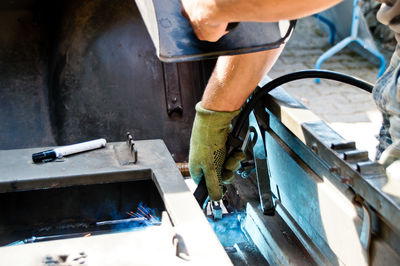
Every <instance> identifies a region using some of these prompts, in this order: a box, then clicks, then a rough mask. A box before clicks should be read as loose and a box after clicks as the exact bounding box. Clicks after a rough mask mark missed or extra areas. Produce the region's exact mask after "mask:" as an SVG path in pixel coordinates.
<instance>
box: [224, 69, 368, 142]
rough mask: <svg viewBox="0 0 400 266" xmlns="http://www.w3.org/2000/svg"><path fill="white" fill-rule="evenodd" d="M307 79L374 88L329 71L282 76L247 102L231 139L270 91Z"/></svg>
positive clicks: (304, 71) (352, 78)
mask: <svg viewBox="0 0 400 266" xmlns="http://www.w3.org/2000/svg"><path fill="white" fill-rule="evenodd" d="M307 78H314V79H315V78H319V79H330V80H336V81H339V82H342V83H346V84H349V85H353V86H355V87H358V88H360V89H362V90H364V91H367V92H372V88H373V87H374V86H373V85H372V84H371V83H369V82H367V81H364V80H361V79H358V78H355V77H352V76H349V75H346V74H343V73H339V72H334V71H329V70H303V71H298V72H293V73H290V74H286V75H283V76H281V77H279V78H276V79H274V80H271V81H270V82H268V83H267V84H265V85H264V86H263V87H262V88H261V89H259V90H258V91H257V92H256V93H255V94H254V95H253V96H252V97H251V99H250V100H249V102H248V103H247V104H246V105H245V106H244V107H243V109H242V111H241V112H240V114H239V116H238V119H237V120H236V123H235V125H234V127H233V129H232V132H231V137H232V138H234V139H237V138H238V137H239V134H240V132H241V130H242V128H243V125H244V123H245V122H246V120H247V118H248V117H249V115H250V113H251V111H252V110H253V109H254V107H255V106H256V104H257V102H258V101H259V100H260V99H262V98H263V97H264V96H265V95H267V94H268V93H269V92H270V91H272V90H273V89H275V88H276V87H279V86H281V85H283V84H285V83H288V82H291V81H295V80H299V79H307Z"/></svg>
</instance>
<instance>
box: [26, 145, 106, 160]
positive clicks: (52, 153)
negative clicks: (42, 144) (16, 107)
mask: <svg viewBox="0 0 400 266" xmlns="http://www.w3.org/2000/svg"><path fill="white" fill-rule="evenodd" d="M106 143H107V141H106V140H105V139H96V140H91V141H86V142H82V143H78V144H73V145H68V146H62V147H58V148H54V149H52V150H48V151H42V152H38V153H34V154H32V160H33V162H34V163H44V162H49V161H53V160H55V159H57V158H62V157H64V156H66V155H70V154H74V153H78V152H83V151H89V150H94V149H98V148H103V147H105V146H106Z"/></svg>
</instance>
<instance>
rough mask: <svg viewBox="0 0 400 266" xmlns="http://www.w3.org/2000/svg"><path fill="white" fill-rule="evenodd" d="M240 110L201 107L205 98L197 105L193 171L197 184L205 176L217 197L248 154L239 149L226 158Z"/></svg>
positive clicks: (191, 159) (191, 158)
mask: <svg viewBox="0 0 400 266" xmlns="http://www.w3.org/2000/svg"><path fill="white" fill-rule="evenodd" d="M239 112H240V111H239V110H237V111H233V112H218V111H211V110H207V109H204V108H202V107H201V102H199V103H198V104H197V105H196V117H195V119H194V123H193V129H192V136H191V138H190V152H189V171H190V175H191V176H192V178H193V180H194V182H195V183H196V184H198V183H199V182H200V180H201V179H202V178H205V180H206V184H207V190H208V194H209V196H210V199H211V200H214V201H216V200H220V199H221V198H222V196H223V189H222V184H228V183H230V182H232V180H233V174H234V172H235V171H236V170H237V169H238V168H239V163H240V161H241V160H243V159H244V157H245V156H244V153H243V152H235V153H234V154H232V156H230V158H227V159H226V152H227V151H226V141H227V139H228V134H229V132H230V129H231V120H232V119H233V118H234V117H235V116H236V115H238V114H239Z"/></svg>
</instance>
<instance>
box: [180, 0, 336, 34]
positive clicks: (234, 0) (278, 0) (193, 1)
mask: <svg viewBox="0 0 400 266" xmlns="http://www.w3.org/2000/svg"><path fill="white" fill-rule="evenodd" d="M341 1H342V0H300V1H294V0H181V2H182V12H183V14H184V15H185V16H186V17H187V18H188V19H189V21H190V23H191V24H192V27H193V29H194V31H195V33H196V35H197V36H198V37H199V39H201V40H208V41H217V40H218V39H219V38H220V37H222V36H223V35H224V34H225V33H226V32H225V29H226V26H227V24H228V23H229V22H240V21H259V22H274V21H279V20H285V19H289V20H291V19H297V18H302V17H306V16H309V15H311V14H314V13H318V12H320V11H322V10H324V9H327V8H329V7H331V6H334V5H336V4H338V3H339V2H341Z"/></svg>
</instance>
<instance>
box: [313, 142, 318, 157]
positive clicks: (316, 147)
mask: <svg viewBox="0 0 400 266" xmlns="http://www.w3.org/2000/svg"><path fill="white" fill-rule="evenodd" d="M311 149H312V150H313V151H314V152H315V153H317V154H318V145H317V143H315V142H314V143H313V144H312V145H311Z"/></svg>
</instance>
